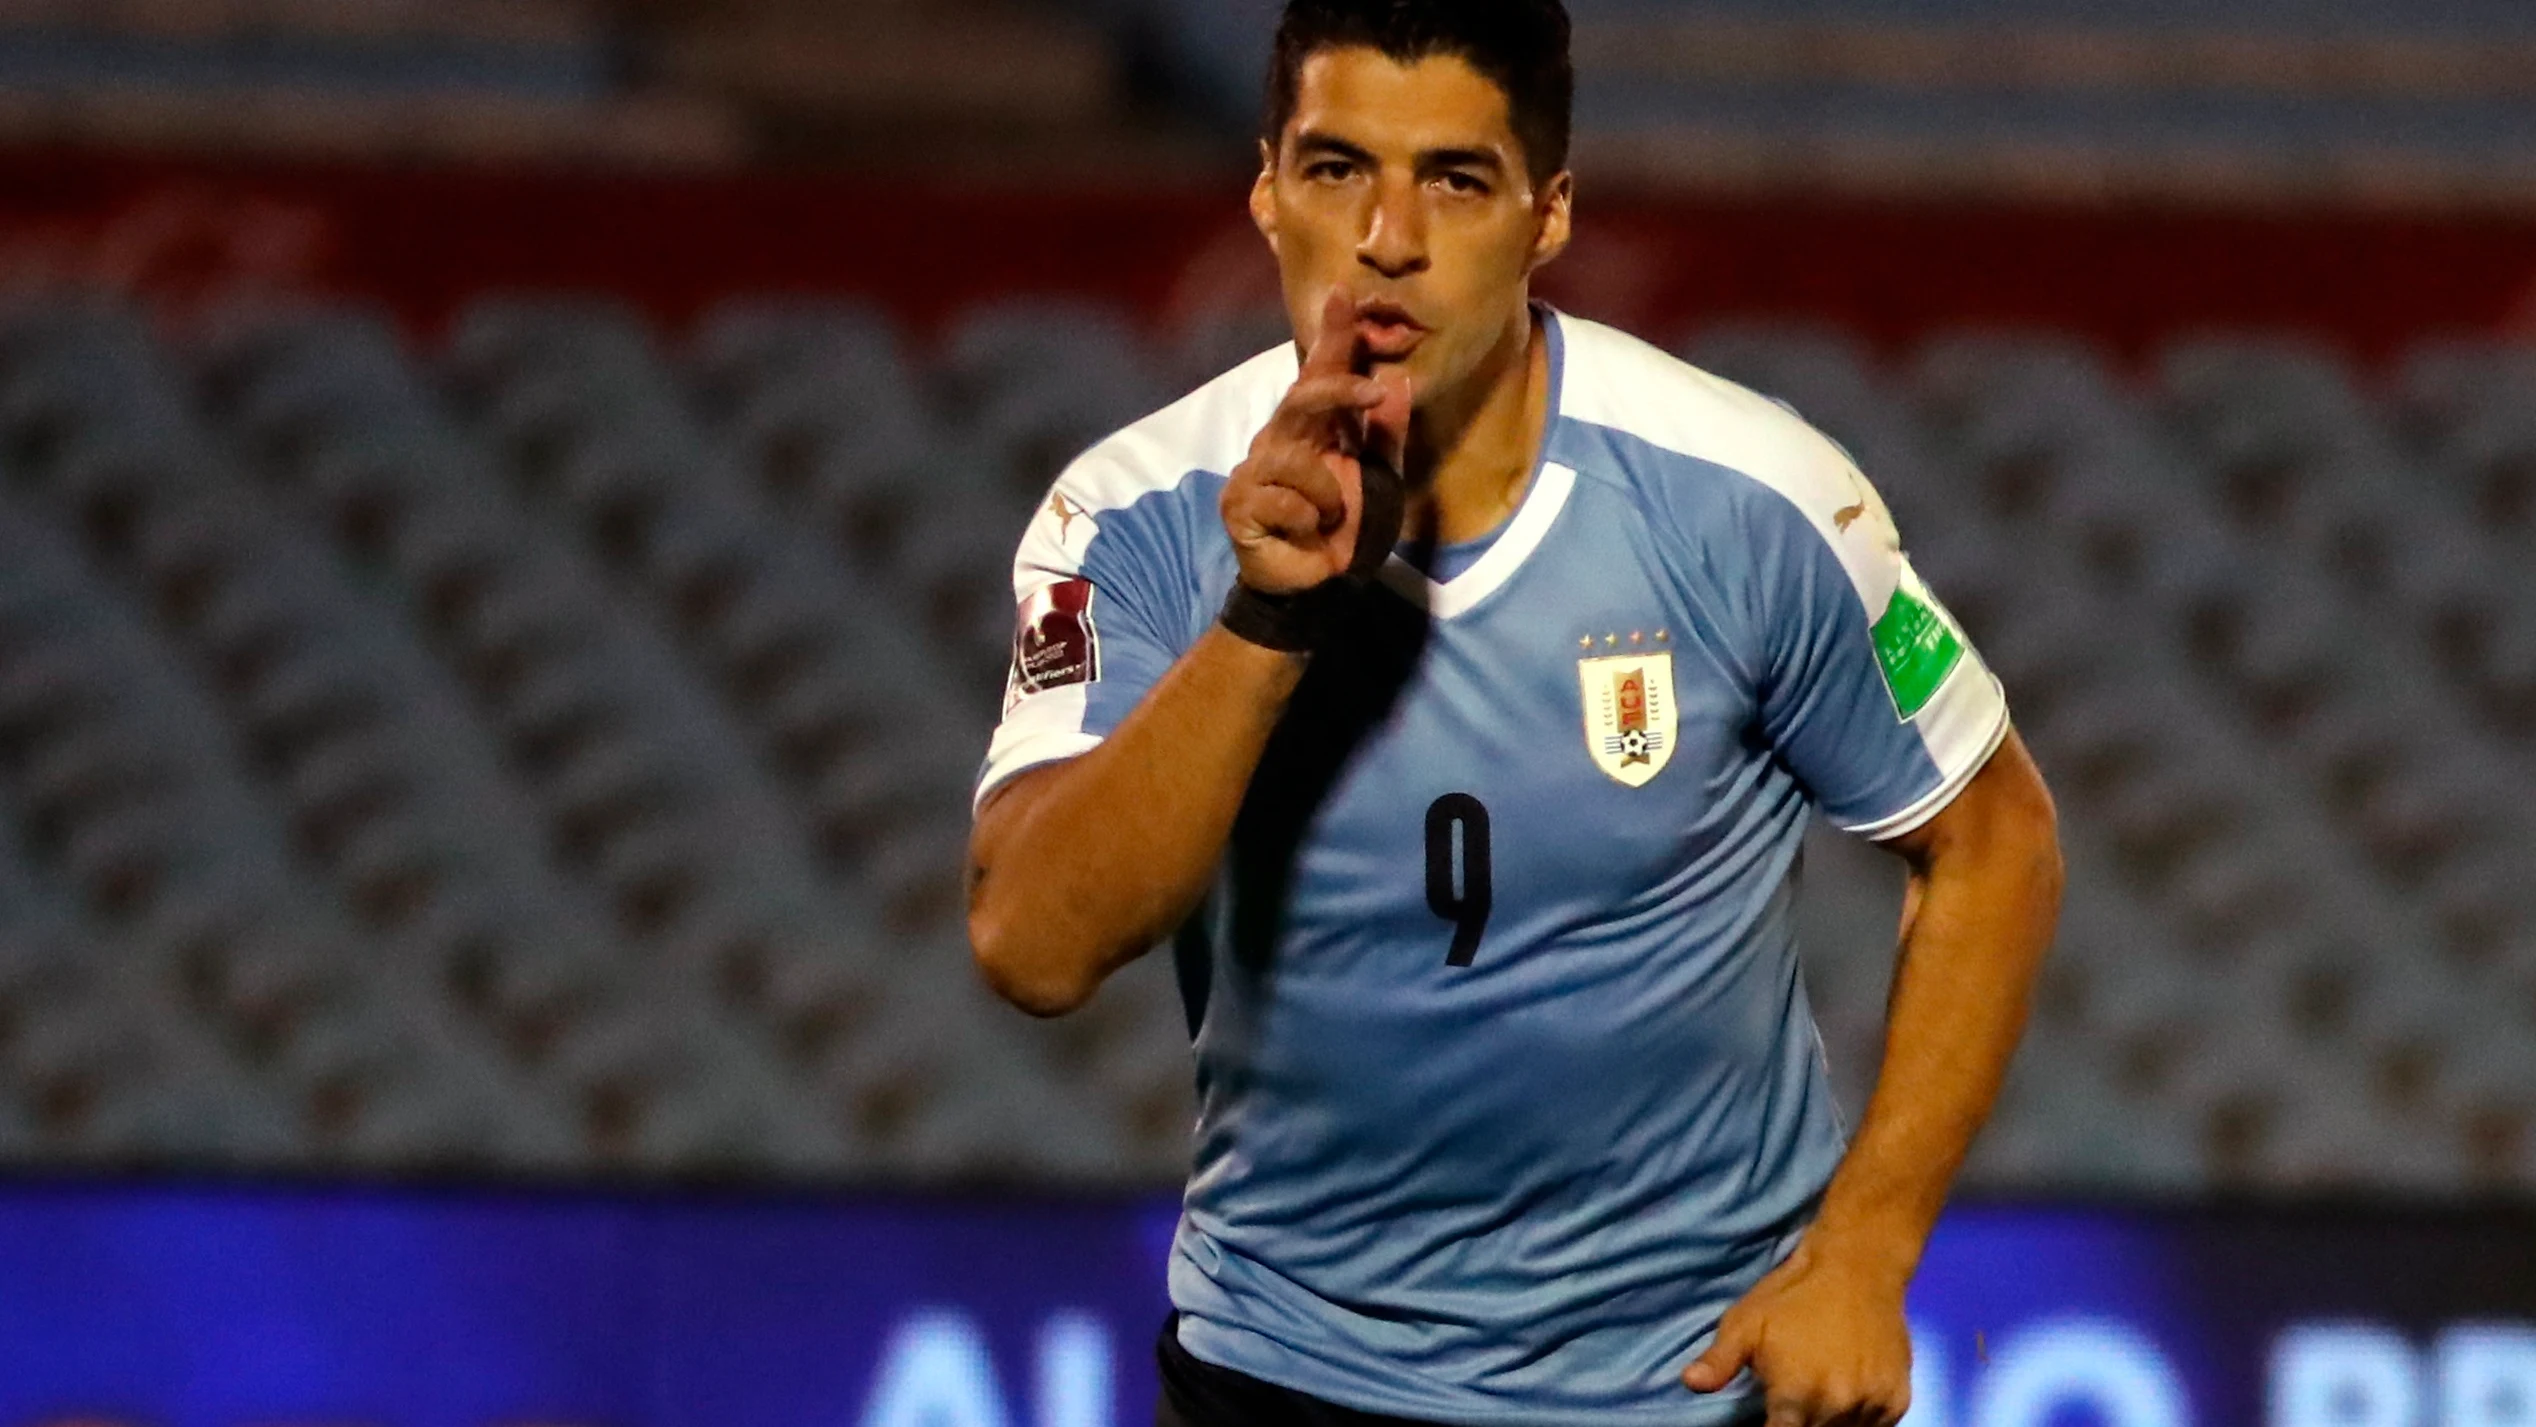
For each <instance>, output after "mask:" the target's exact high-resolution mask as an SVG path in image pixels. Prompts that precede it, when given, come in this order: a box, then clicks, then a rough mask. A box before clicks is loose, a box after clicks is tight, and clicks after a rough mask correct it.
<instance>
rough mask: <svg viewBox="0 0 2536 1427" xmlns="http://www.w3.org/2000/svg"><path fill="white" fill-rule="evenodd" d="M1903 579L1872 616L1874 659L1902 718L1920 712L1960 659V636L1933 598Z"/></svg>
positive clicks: (1913, 715)
mask: <svg viewBox="0 0 2536 1427" xmlns="http://www.w3.org/2000/svg"><path fill="white" fill-rule="evenodd" d="M1917 583H1918V582H1917V581H1916V580H1911V579H1907V578H1906V579H1905V580H1904V581H1903V582H1902V583H1901V584H1900V585H1898V586H1896V587H1895V589H1894V591H1893V602H1892V603H1891V604H1888V605H1886V606H1885V607H1884V618H1882V619H1879V620H1877V621H1876V627H1875V639H1876V663H1877V664H1879V665H1881V666H1882V667H1883V669H1884V687H1885V691H1886V692H1888V693H1890V694H1892V695H1893V707H1894V711H1895V712H1897V713H1899V714H1901V716H1902V721H1903V722H1904V723H1908V722H1910V721H1911V720H1912V719H1915V718H1918V717H1919V716H1920V710H1922V709H1924V708H1927V707H1928V702H1929V700H1931V699H1933V698H1936V697H1937V691H1938V690H1939V689H1941V688H1943V687H1945V684H1946V676H1947V675H1949V674H1952V673H1954V672H1955V666H1956V665H1957V664H1960V663H1962V662H1963V659H1964V641H1963V637H1962V636H1961V635H1959V634H1957V633H1956V632H1955V626H1954V622H1953V621H1952V620H1950V619H1948V618H1947V617H1946V612H1945V611H1944V610H1942V609H1940V608H1938V607H1937V604H1936V601H1935V600H1934V599H1932V598H1930V597H1929V596H1927V595H1925V594H1924V593H1923V592H1921V591H1919V590H1917V589H1914V588H1913V586H1915V585H1916V584H1917Z"/></svg>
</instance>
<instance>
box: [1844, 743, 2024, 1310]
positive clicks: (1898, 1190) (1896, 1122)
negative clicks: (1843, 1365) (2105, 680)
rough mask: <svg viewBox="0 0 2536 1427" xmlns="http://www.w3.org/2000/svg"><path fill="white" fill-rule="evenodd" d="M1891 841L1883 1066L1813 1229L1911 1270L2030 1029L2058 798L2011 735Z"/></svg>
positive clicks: (1850, 1249)
mask: <svg viewBox="0 0 2536 1427" xmlns="http://www.w3.org/2000/svg"><path fill="white" fill-rule="evenodd" d="M1887 846H1889V847H1892V848H1893V849H1894V850H1895V851H1896V852H1899V853H1900V854H1901V855H1902V856H1903V857H1904V858H1906V859H1908V860H1909V862H1910V864H1911V873H1910V881H1909V887H1908V890H1907V891H1906V893H1905V895H1904V898H1903V903H1902V951H1901V956H1900V958H1899V960H1898V962H1897V964H1896V966H1895V968H1894V981H1893V993H1892V998H1891V1002H1890V1004H1889V1007H1888V1010H1887V1013H1886V1029H1885V1047H1884V1064H1883V1067H1882V1069H1881V1070H1880V1071H1879V1072H1878V1075H1877V1077H1876V1088H1875V1093H1874V1094H1873V1095H1872V1096H1871V1097H1869V1099H1868V1102H1867V1113H1866V1116H1865V1118H1864V1120H1863V1121H1862V1122H1861V1123H1860V1125H1859V1128H1858V1134H1857V1137H1856V1138H1855V1139H1854V1140H1853V1141H1852V1142H1851V1145H1850V1149H1849V1154H1848V1157H1847V1158H1846V1159H1844V1160H1843V1161H1842V1163H1841V1167H1840V1172H1839V1173H1838V1174H1837V1175H1835V1176H1834V1177H1833V1179H1832V1185H1831V1190H1830V1192H1829V1193H1828V1195H1827V1196H1826V1197H1825V1199H1824V1202H1823V1210H1822V1214H1821V1215H1820V1217H1818V1218H1817V1220H1816V1224H1815V1232H1816V1233H1817V1234H1818V1235H1820V1236H1822V1237H1824V1238H1825V1239H1827V1240H1831V1241H1835V1242H1837V1243H1839V1244H1840V1245H1841V1247H1842V1249H1843V1251H1844V1252H1854V1253H1857V1254H1859V1255H1861V1256H1862V1257H1865V1258H1870V1259H1872V1258H1877V1257H1882V1258H1884V1259H1885V1260H1886V1261H1887V1262H1889V1263H1890V1264H1892V1265H1894V1266H1895V1267H1897V1268H1898V1269H1899V1270H1900V1271H1901V1272H1902V1273H1904V1274H1905V1275H1907V1274H1908V1273H1909V1272H1910V1271H1911V1269H1912V1267H1914V1266H1916V1265H1917V1264H1918V1262H1919V1256H1920V1251H1921V1249H1922V1248H1923V1247H1924V1246H1925V1245H1926V1243H1927V1240H1928V1234H1929V1231H1930V1230H1931V1229H1932V1228H1934V1227H1935V1226H1936V1223H1937V1216H1938V1212H1939V1211H1940V1210H1941V1209H1942V1208H1943V1207H1944V1206H1945V1202H1946V1194H1947V1190H1948V1188H1949V1187H1950V1186H1951V1185H1952V1184H1953V1183H1954V1179H1955V1172H1956V1170H1957V1169H1959V1168H1960V1167H1961V1166H1962V1164H1963V1160H1964V1154H1965V1152H1966V1151H1967V1150H1969V1149H1970V1148H1971V1147H1972V1141H1973V1137H1974V1135H1976V1134H1977V1133H1979V1131H1980V1129H1981V1126H1982V1124H1983V1122H1985V1121H1986V1120H1988V1119H1989V1117H1990V1110H1991V1107H1992V1105H1993V1104H1995V1103H1996V1102H1997V1100H1998V1098H1999V1087H2000V1085H2001V1083H2002V1082H2003V1081H2004V1080H2005V1078H2006V1076H2007V1071H2008V1062H2009V1061H2010V1059H2012V1058H2013V1057H2014V1056H2015V1054H2016V1047H2017V1042H2018V1040H2019V1039H2020V1038H2021V1037H2022V1036H2023V1034H2024V1031H2025V1019H2026V1009H2027V1005H2028V1002H2029V1000H2030V996H2031V992H2032V990H2033V985H2034V979H2035V976H2036V974H2037V973H2038V972H2039V971H2040V970H2041V968H2042V963H2043V956H2044V953H2045V952H2047V951H2049V950H2050V948H2051V944H2052V932H2053V928H2054V927H2055V925H2056V924H2057V923H2058V921H2059V917H2060V897H2061V878H2062V871H2061V854H2060V834H2059V828H2058V819H2057V815H2056V814H2055V812H2054V810H2053V807H2052V797H2051V793H2050V791H2049V790H2047V789H2046V788H2045V787H2044V786H2043V776H2042V774H2041V772H2040V771H2039V770H2037V769H2036V768H2035V766H2034V760H2033V757H2032V756H2031V755H2030V754H2028V753H2027V752H2026V749H2025V744H2024V741H2023V740H2021V739H2019V738H2018V737H2017V736H2016V735H2015V733H2014V732H2013V731H2011V732H2010V734H2009V735H2008V739H2007V742H2006V743H2005V744H2003V745H2002V746H2001V747H2000V749H1999V751H1998V753H1997V754H1996V755H1994V756H1993V757H1992V758H1991V760H1990V764H1989V766H1988V767H1986V768H1984V769H1983V770H1982V771H1981V772H1980V774H1978V775H1977V776H1976V777H1975V778H1974V779H1973V781H1972V783H1971V784H1970V785H1969V786H1967V787H1966V788H1965V789H1964V791H1963V793H1962V794H1961V795H1959V796H1958V797H1957V798H1956V799H1955V801H1954V802H1953V803H1952V804H1950V805H1948V807H1947V808H1946V810H1945V811H1944V812H1942V813H1940V814H1938V816H1937V817H1935V818H1933V819H1931V820H1930V821H1929V823H1928V824H1927V825H1926V826H1924V827H1922V828H1920V829H1919V830H1918V831H1916V832H1913V833H1910V834H1907V835H1905V836H1903V837H1899V838H1896V839H1894V840H1893V841H1892V842H1890V843H1888V844H1887Z"/></svg>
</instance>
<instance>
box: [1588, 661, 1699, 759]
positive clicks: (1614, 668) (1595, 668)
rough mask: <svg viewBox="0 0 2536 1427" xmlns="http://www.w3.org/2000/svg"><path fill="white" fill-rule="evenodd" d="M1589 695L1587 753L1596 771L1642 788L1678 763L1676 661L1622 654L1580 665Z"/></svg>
mask: <svg viewBox="0 0 2536 1427" xmlns="http://www.w3.org/2000/svg"><path fill="white" fill-rule="evenodd" d="M1576 678H1577V682H1578V683H1579V684H1581V685H1582V686H1583V689H1584V693H1585V748H1586V751H1587V752H1589V753H1592V754H1593V755H1594V766H1595V767H1597V768H1600V769H1602V770H1603V771H1604V772H1605V773H1608V774H1610V775H1611V776H1612V777H1613V778H1614V779H1617V780H1618V781H1620V782H1622V783H1625V784H1627V785H1629V786H1630V787H1632V788H1643V787H1645V786H1646V785H1647V784H1648V783H1649V782H1651V781H1653V780H1654V778H1655V775H1656V774H1658V773H1661V772H1663V771H1664V765H1665V764H1666V763H1668V762H1670V761H1672V758H1673V733H1674V729H1675V728H1676V726H1677V725H1676V723H1675V721H1674V712H1673V656H1672V655H1671V654H1670V653H1665V654H1618V655H1611V656H1607V657H1605V658H1601V659H1579V660H1577V661H1576Z"/></svg>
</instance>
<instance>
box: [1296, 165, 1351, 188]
mask: <svg viewBox="0 0 2536 1427" xmlns="http://www.w3.org/2000/svg"><path fill="white" fill-rule="evenodd" d="M1355 171H1356V166H1355V165H1353V164H1351V163H1349V162H1347V161H1346V160H1345V159H1323V160H1321V161H1320V162H1319V163H1316V164H1314V165H1312V166H1311V167H1310V168H1307V169H1305V170H1304V171H1303V172H1304V176H1305V177H1307V178H1317V179H1323V180H1326V181H1328V182H1331V183H1336V182H1338V181H1339V180H1341V179H1344V178H1346V177H1347V176H1348V175H1349V174H1351V173H1354V172H1355Z"/></svg>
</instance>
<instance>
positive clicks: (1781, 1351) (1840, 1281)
mask: <svg viewBox="0 0 2536 1427" xmlns="http://www.w3.org/2000/svg"><path fill="white" fill-rule="evenodd" d="M1906 1281H1907V1275H1905V1276H1895V1275H1893V1274H1891V1273H1889V1272H1881V1271H1875V1270H1869V1269H1865V1268H1861V1267H1857V1266H1855V1265H1854V1264H1852V1263H1850V1262H1847V1261H1844V1260H1840V1259H1836V1258H1834V1257H1832V1256H1829V1255H1817V1254H1816V1253H1815V1252H1814V1251H1813V1249H1812V1247H1811V1246H1810V1245H1809V1244H1806V1243H1802V1242H1800V1243H1799V1244H1798V1245H1797V1249H1796V1252H1795V1253H1793V1254H1791V1255H1789V1256H1788V1260H1787V1262H1785V1263H1783V1264H1781V1265H1779V1266H1778V1267H1777V1268H1776V1269H1774V1270H1772V1271H1771V1273H1770V1275H1769V1276H1768V1277H1767V1278H1764V1279H1762V1280H1761V1281H1760V1282H1759V1283H1756V1284H1754V1285H1753V1286H1752V1291H1751V1292H1750V1293H1747V1294H1745V1295H1744V1296H1743V1299H1742V1301H1741V1302H1738V1303H1737V1304H1736V1305H1735V1306H1734V1307H1732V1308H1730V1309H1728V1310H1726V1316H1725V1318H1724V1319H1723V1320H1722V1321H1721V1322H1719V1324H1718V1326H1717V1340H1716V1341H1715V1342H1714V1343H1711V1344H1710V1345H1709V1349H1708V1351H1707V1352H1705V1353H1703V1354H1701V1355H1700V1359H1699V1361H1698V1362H1695V1363H1693V1364H1691V1365H1690V1367H1689V1368H1688V1369H1687V1370H1685V1371H1684V1372H1683V1374H1682V1382H1683V1384H1684V1385H1685V1386H1687V1387H1689V1388H1690V1389H1691V1390H1692V1391H1694V1392H1716V1391H1718V1390H1719V1389H1721V1388H1723V1387H1725V1385H1726V1384H1727V1383H1728V1382H1730V1381H1732V1380H1733V1379H1734V1376H1735V1374H1736V1373H1737V1372H1738V1371H1739V1370H1741V1369H1743V1368H1746V1367H1749V1368H1751V1369H1752V1371H1753V1374H1754V1376H1756V1377H1758V1378H1760V1379H1761V1385H1762V1388H1763V1390H1764V1391H1765V1393H1766V1394H1767V1396H1768V1400H1769V1405H1770V1415H1769V1418H1768V1422H1769V1427H1894V1424H1896V1423H1898V1422H1900V1421H1901V1420H1902V1414H1903V1413H1904V1412H1905V1411H1907V1410H1909V1408H1910V1405H1911V1332H1910V1327H1909V1325H1908V1324H1907V1323H1906V1322H1905V1320H1904V1318H1903V1316H1902V1295H1903V1290H1904V1288H1905V1286H1906Z"/></svg>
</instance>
